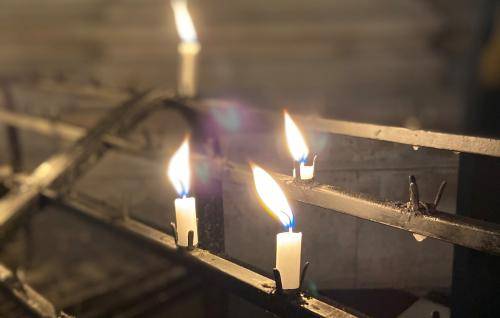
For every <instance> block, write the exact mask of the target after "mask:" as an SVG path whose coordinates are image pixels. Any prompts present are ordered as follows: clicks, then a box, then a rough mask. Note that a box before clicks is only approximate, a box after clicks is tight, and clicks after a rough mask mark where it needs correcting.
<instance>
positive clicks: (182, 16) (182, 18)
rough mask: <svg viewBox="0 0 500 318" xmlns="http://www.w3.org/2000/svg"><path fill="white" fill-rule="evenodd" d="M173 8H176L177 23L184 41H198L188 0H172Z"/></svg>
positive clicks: (178, 30)
mask: <svg viewBox="0 0 500 318" xmlns="http://www.w3.org/2000/svg"><path fill="white" fill-rule="evenodd" d="M171 4H172V9H173V10H174V16H175V24H176V26H177V32H178V33H179V36H180V37H181V39H182V41H184V42H196V40H197V36H196V30H195V28H194V25H193V20H192V19H191V15H189V10H188V8H187V1H186V0H172V1H171Z"/></svg>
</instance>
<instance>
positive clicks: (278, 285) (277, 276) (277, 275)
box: [273, 262, 310, 296]
mask: <svg viewBox="0 0 500 318" xmlns="http://www.w3.org/2000/svg"><path fill="white" fill-rule="evenodd" d="M309 264H310V263H309V262H305V263H304V266H303V268H302V272H301V273H300V283H299V288H297V289H283V283H282V282H281V273H280V271H279V269H277V268H276V267H275V268H273V274H274V282H275V283H276V291H275V293H276V295H288V296H295V295H298V294H300V292H301V291H302V286H303V284H304V277H305V276H306V274H307V269H308V268H309Z"/></svg>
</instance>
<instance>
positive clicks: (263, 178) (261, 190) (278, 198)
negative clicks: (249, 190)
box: [251, 164, 294, 231]
mask: <svg viewBox="0 0 500 318" xmlns="http://www.w3.org/2000/svg"><path fill="white" fill-rule="evenodd" d="M251 167H252V172H253V180H254V182H255V189H256V190H257V194H258V195H259V197H260V199H261V201H262V203H264V206H265V207H266V209H267V210H268V211H269V212H271V215H273V216H276V217H277V218H278V219H279V220H280V222H281V223H282V224H283V226H285V227H287V228H288V229H289V230H290V231H291V230H292V228H293V226H294V219H293V214H292V209H290V205H289V204H288V200H287V199H286V196H285V194H284V193H283V190H281V188H280V186H279V185H278V183H277V182H276V181H275V180H274V179H273V178H272V177H271V176H270V175H269V173H267V172H266V171H265V170H264V169H262V168H261V167H259V166H257V165H254V164H252V165H251Z"/></svg>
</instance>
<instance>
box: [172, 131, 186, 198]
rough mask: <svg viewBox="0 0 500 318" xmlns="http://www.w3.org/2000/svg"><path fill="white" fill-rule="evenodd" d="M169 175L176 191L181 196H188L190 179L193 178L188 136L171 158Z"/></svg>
mask: <svg viewBox="0 0 500 318" xmlns="http://www.w3.org/2000/svg"><path fill="white" fill-rule="evenodd" d="M168 177H169V178H170V182H172V185H173V186H174V188H175V191H177V193H178V194H179V195H180V196H181V197H185V196H187V194H188V192H189V179H190V178H191V172H190V168H189V139H188V138H186V139H185V140H184V142H183V143H182V145H181V146H180V147H179V149H177V151H176V152H175V153H174V155H173V156H172V158H171V159H170V163H169V164H168Z"/></svg>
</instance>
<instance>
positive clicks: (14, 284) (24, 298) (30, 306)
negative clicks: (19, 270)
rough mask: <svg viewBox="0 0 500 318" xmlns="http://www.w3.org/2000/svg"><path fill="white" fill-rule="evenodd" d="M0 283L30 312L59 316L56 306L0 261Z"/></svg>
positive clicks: (47, 317)
mask: <svg viewBox="0 0 500 318" xmlns="http://www.w3.org/2000/svg"><path fill="white" fill-rule="evenodd" d="M0 285H2V286H3V287H4V288H6V289H7V290H8V291H9V292H10V294H11V295H12V296H13V297H14V298H15V299H16V300H17V302H18V303H20V304H21V305H22V306H23V307H24V308H26V309H27V310H28V311H29V312H31V313H33V314H35V315H36V316H38V317H43V318H56V317H59V316H58V314H57V313H56V309H55V308H54V306H53V305H52V304H51V303H50V302H49V301H48V300H47V299H45V298H44V297H43V296H42V295H40V294H39V293H38V292H36V291H35V290H34V289H33V288H31V287H30V286H29V285H27V284H26V283H25V282H24V281H22V280H21V279H20V278H19V277H18V276H17V275H16V274H14V273H13V272H12V271H11V270H9V269H8V268H7V267H5V266H4V265H3V264H1V263H0Z"/></svg>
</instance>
